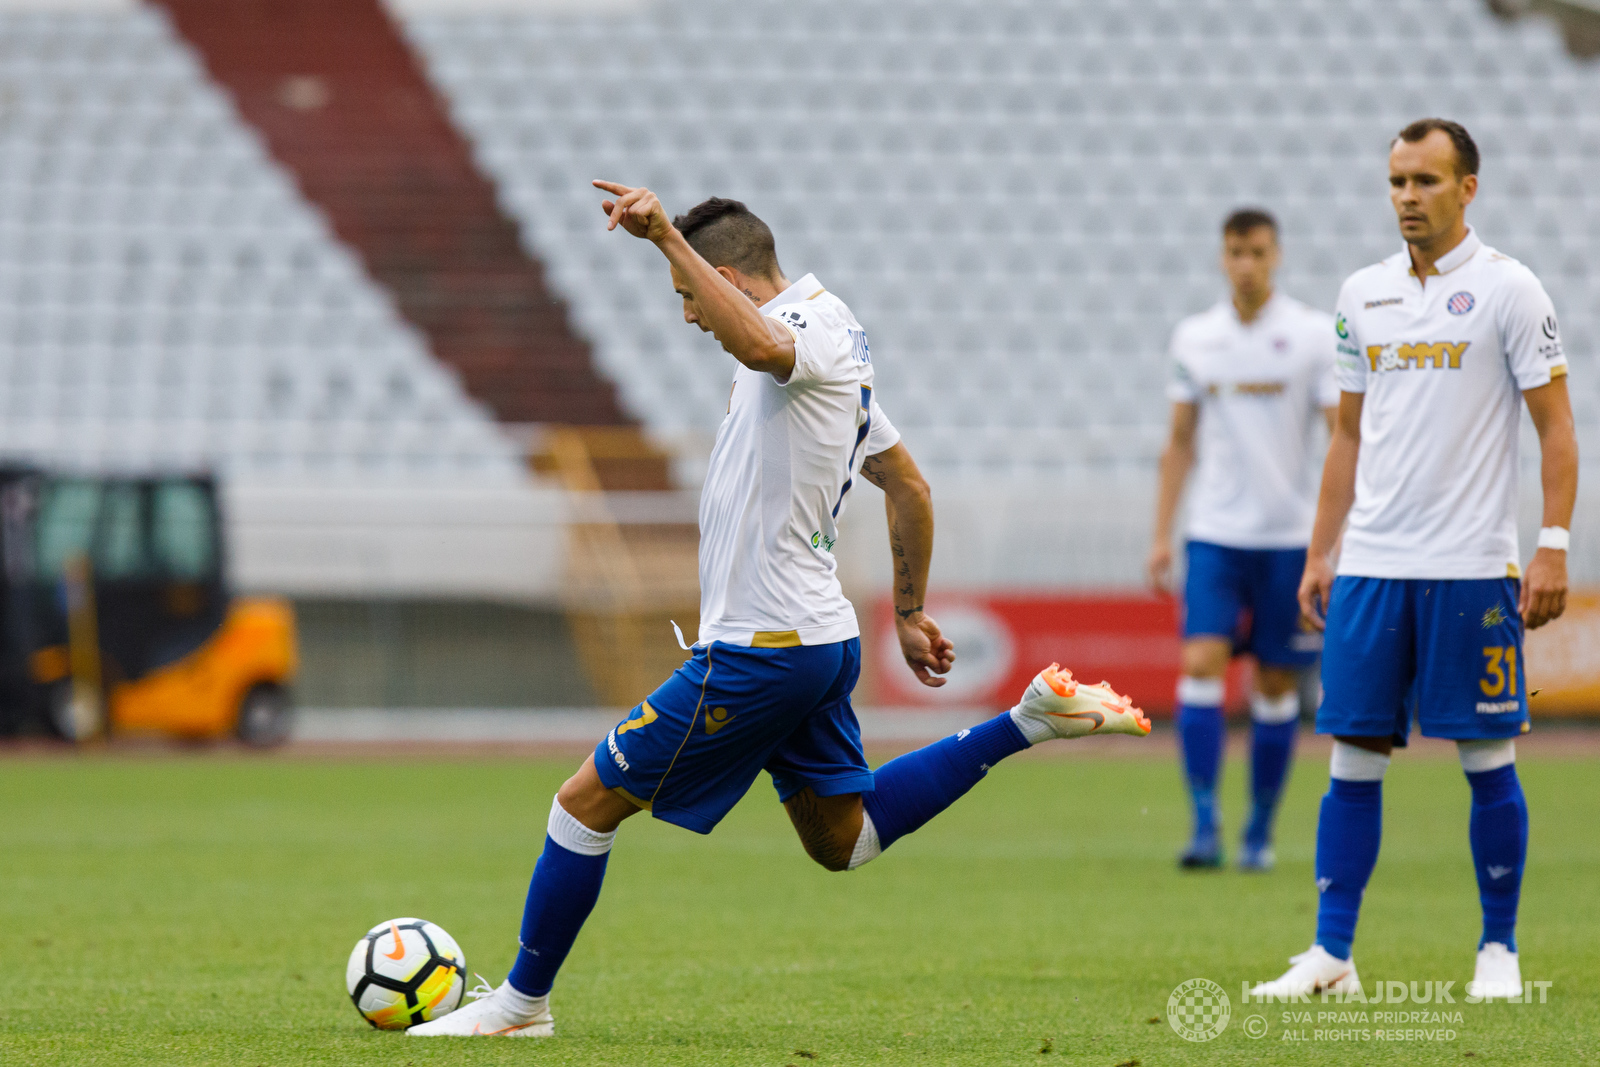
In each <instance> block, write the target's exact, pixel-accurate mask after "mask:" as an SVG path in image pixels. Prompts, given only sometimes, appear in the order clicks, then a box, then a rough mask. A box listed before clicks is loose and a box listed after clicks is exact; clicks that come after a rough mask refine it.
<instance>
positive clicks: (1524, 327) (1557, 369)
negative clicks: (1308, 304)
mask: <svg viewBox="0 0 1600 1067" xmlns="http://www.w3.org/2000/svg"><path fill="white" fill-rule="evenodd" d="M1434 269H1435V271H1436V274H1434V275H1429V276H1428V279H1427V285H1426V286H1424V285H1423V284H1421V282H1420V281H1419V280H1418V279H1417V277H1416V275H1415V274H1414V273H1413V271H1412V264H1411V256H1410V254H1409V252H1407V251H1405V250H1402V251H1401V252H1399V253H1398V254H1396V255H1393V256H1390V257H1389V258H1388V259H1386V260H1384V261H1383V262H1381V263H1376V264H1374V265H1372V266H1370V267H1367V268H1365V269H1363V270H1359V271H1357V272H1356V273H1354V274H1352V275H1351V276H1350V278H1349V279H1348V280H1347V281H1346V282H1345V283H1344V287H1343V289H1341V290H1340V292H1339V306H1338V318H1337V320H1336V328H1337V331H1338V335H1339V356H1338V364H1337V371H1336V374H1337V377H1338V381H1339V388H1340V389H1342V390H1344V391H1345V392H1350V393H1365V394H1366V397H1365V400H1364V401H1363V403H1362V408H1361V452H1360V456H1359V458H1358V460H1357V463H1356V499H1355V505H1354V507H1352V508H1351V510H1350V524H1349V527H1348V529H1347V530H1346V532H1345V536H1344V549H1343V552H1342V553H1341V555H1340V558H1339V573H1340V574H1351V575H1362V576H1366V577H1371V578H1504V577H1507V576H1516V575H1517V574H1518V573H1519V570H1518V564H1517V560H1518V551H1517V437H1518V420H1519V418H1520V415H1521V404H1522V392H1523V391H1524V390H1527V389H1537V388H1538V387H1539V386H1541V385H1548V384H1549V383H1550V382H1551V381H1552V380H1554V379H1556V378H1559V377H1561V376H1562V375H1564V374H1566V373H1567V359H1566V355H1565V353H1564V352H1563V351H1562V347H1561V335H1560V330H1559V328H1558V326H1557V323H1556V315H1555V308H1554V307H1553V306H1552V304H1551V303H1550V297H1549V296H1548V295H1546V293H1545V291H1544V287H1543V286H1542V285H1540V284H1539V279H1538V278H1536V277H1534V275H1533V272H1532V271H1530V270H1529V269H1528V268H1527V267H1524V266H1523V265H1522V264H1521V263H1518V262H1517V261H1516V260H1514V259H1512V258H1511V257H1510V256H1506V255H1502V254H1501V253H1499V252H1496V251H1495V250H1494V249H1492V248H1490V247H1488V246H1487V245H1485V244H1484V243H1483V242H1482V241H1480V240H1479V239H1478V235H1477V234H1476V233H1473V232H1472V231H1471V230H1468V232H1467V236H1466V239H1465V240H1463V241H1462V242H1461V243H1460V244H1459V245H1457V246H1456V247H1455V248H1454V249H1453V250H1452V251H1450V252H1449V253H1448V254H1447V255H1445V256H1444V257H1443V258H1442V259H1440V260H1439V261H1438V263H1436V264H1435V266H1434Z"/></svg>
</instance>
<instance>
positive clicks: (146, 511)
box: [0, 470, 296, 745]
mask: <svg viewBox="0 0 1600 1067" xmlns="http://www.w3.org/2000/svg"><path fill="white" fill-rule="evenodd" d="M0 556H3V561H0V562H3V587H0V609H3V614H0V731H4V732H7V733H11V734H18V733H30V732H38V731H39V730H41V729H43V730H47V731H49V732H51V733H54V734H57V735H59V736H61V737H65V738H67V739H69V740H75V741H81V740H87V739H90V738H94V737H99V736H103V735H105V734H113V735H116V734H134V733H144V734H166V735H170V736H178V737H186V738H196V739H200V738H221V737H230V736H231V737H239V738H241V739H242V740H244V741H246V742H248V743H250V744H255V745H271V744H277V743H280V742H282V741H284V740H286V739H287V737H288V735H289V729H290V725H291V718H292V713H293V705H292V702H291V700H290V695H289V685H290V683H291V682H292V681H293V679H294V673H295V666H296V655H295V626H294V613H293V610H292V608H291V607H290V605H289V604H288V603H287V602H286V601H283V600H279V599H276V598H269V597H234V596H233V595H231V593H230V592H229V590H228V586H227V581H226V578H225V573H226V572H225V569H224V559H223V538H222V523H221V519H220V515H219V509H218V504H217V492H216V484H215V482H214V481H213V480H212V479H211V478H210V477H208V476H173V477H109V478H108V477H82V476H65V475H49V474H42V473H40V472H37V471H28V470H10V471H3V472H0Z"/></svg>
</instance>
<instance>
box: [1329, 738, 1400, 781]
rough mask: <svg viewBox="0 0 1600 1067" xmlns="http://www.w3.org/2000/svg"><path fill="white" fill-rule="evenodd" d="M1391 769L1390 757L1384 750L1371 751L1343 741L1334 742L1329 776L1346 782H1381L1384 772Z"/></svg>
mask: <svg viewBox="0 0 1600 1067" xmlns="http://www.w3.org/2000/svg"><path fill="white" fill-rule="evenodd" d="M1388 769H1389V757H1388V756H1386V755H1384V754H1383V753H1382V752H1371V751H1368V750H1367V749H1364V748H1360V747H1358V746H1356V745H1347V744H1345V743H1344V742H1343V741H1335V742H1334V743H1333V757H1332V758H1331V759H1329V760H1328V776H1329V777H1330V778H1339V779H1342V780H1343V781H1346V782H1381V781H1383V772H1384V771H1386V770H1388Z"/></svg>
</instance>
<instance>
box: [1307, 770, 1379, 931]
mask: <svg viewBox="0 0 1600 1067" xmlns="http://www.w3.org/2000/svg"><path fill="white" fill-rule="evenodd" d="M1382 836H1383V783H1382V782H1381V781H1379V782H1347V781H1345V780H1344V779H1342V778H1335V779H1333V780H1331V781H1330V782H1329V783H1328V792H1327V795H1326V796H1324V797H1323V798H1322V814H1321V817H1320V818H1318V820H1317V865H1316V870H1317V889H1318V890H1319V891H1320V892H1321V894H1322V897H1321V900H1320V901H1318V904H1317V944H1319V945H1321V946H1322V947H1323V948H1325V949H1327V950H1328V951H1329V952H1331V953H1332V954H1333V955H1335V956H1337V957H1339V958H1340V959H1341V960H1347V959H1349V958H1350V945H1351V942H1353V941H1354V940H1355V938H1356V918H1357V917H1358V916H1359V915H1360V913H1361V897H1362V895H1363V894H1364V893H1366V891H1367V880H1368V879H1369V878H1371V877H1372V868H1373V867H1375V866H1377V864H1378V843H1379V840H1380V839H1381V838H1382Z"/></svg>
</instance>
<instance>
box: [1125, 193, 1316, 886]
mask: <svg viewBox="0 0 1600 1067" xmlns="http://www.w3.org/2000/svg"><path fill="white" fill-rule="evenodd" d="M1280 259H1281V254H1280V252H1279V248H1278V224H1277V222H1276V221H1275V220H1274V219H1273V217H1272V216H1271V215H1269V214H1267V213H1266V212H1264V211H1259V210H1254V209H1245V210H1240V211H1236V212H1234V213H1233V214H1232V215H1230V216H1229V217H1228V220H1227V222H1225V223H1224V224H1223V227H1222V268H1223V271H1224V273H1226V274H1227V276H1228V283H1229V285H1230V286H1231V287H1232V290H1233V291H1232V297H1231V299H1229V300H1224V301H1222V302H1221V303H1218V304H1217V305H1216V306H1215V307H1213V308H1211V309H1210V310H1208V311H1204V312H1202V313H1200V314H1198V315H1193V316H1191V317H1189V318H1187V319H1184V320H1183V322H1181V323H1179V324H1178V328H1177V329H1176V330H1175V331H1174V332H1173V336H1172V375H1173V376H1172V382H1171V384H1170V386H1169V387H1168V389H1167V396H1168V399H1170V400H1171V401H1172V430H1171V435H1170V437H1169V438H1168V441H1167V446H1166V448H1165V449H1164V450H1163V451H1162V453H1161V480H1160V490H1159V495H1158V497H1157V500H1156V522H1155V536H1154V542H1155V543H1154V544H1153V545H1152V546H1151V549H1150V560H1149V567H1148V569H1149V579H1150V582H1151V584H1152V585H1153V586H1155V587H1156V588H1158V589H1166V588H1167V587H1168V584H1169V582H1170V578H1171V572H1172V523H1173V519H1174V517H1175V515H1176V514H1177V510H1178V501H1179V499H1180V498H1181V497H1182V495H1183V489H1184V483H1185V481H1186V480H1187V479H1188V476H1189V471H1190V468H1191V467H1193V466H1194V465H1195V463H1196V461H1197V460H1198V464H1199V469H1198V471H1197V472H1196V475H1195V485H1194V489H1193V492H1191V493H1190V495H1189V507H1188V526H1187V539H1188V543H1187V546H1186V551H1187V556H1188V567H1187V576H1186V580H1185V587H1184V596H1183V638H1184V641H1183V675H1182V677H1181V679H1180V680H1179V682H1178V721H1177V727H1178V739H1179V743H1180V745H1181V747H1182V752H1183V768H1184V775H1185V777H1186V778H1187V780H1188V785H1189V795H1190V797H1191V799H1192V802H1193V810H1194V834H1193V837H1192V839H1191V840H1190V842H1189V846H1188V848H1186V849H1185V850H1184V852H1183V854H1182V856H1181V857H1180V859H1179V862H1180V863H1181V864H1182V865H1183V866H1185V867H1218V866H1220V865H1221V863H1222V845H1221V841H1220V839H1219V831H1220V825H1219V819H1218V815H1217V804H1216V789H1217V778H1218V775H1219V772H1220V769H1221V763H1222V749H1223V741H1224V736H1225V731H1224V728H1223V721H1222V700H1223V676H1224V675H1225V674H1226V673H1227V669H1228V661H1229V660H1230V659H1231V658H1232V656H1233V654H1234V652H1235V650H1236V649H1238V650H1244V651H1248V652H1249V653H1250V654H1251V655H1252V656H1254V657H1255V660H1256V691H1255V693H1254V695H1253V696H1252V697H1251V700H1250V718H1251V745H1250V792H1251V798H1252V808H1251V814H1250V821H1249V823H1248V824H1247V825H1246V827H1245V831H1244V840H1243V844H1242V846H1241V848H1240V851H1239V866H1240V867H1241V868H1244V869H1246V870H1267V869H1269V868H1271V866H1272V862H1273V855H1272V823H1273V816H1274V815H1275V813H1276V811H1277V805H1278V797H1279V795H1280V794H1281V793H1282V791H1283V783H1284V780H1285V778H1286V777H1287V776H1288V771H1289V760H1290V758H1291V756H1292V755H1293V752H1294V737H1295V731H1296V729H1297V727H1298V725H1299V716H1300V700H1299V693H1298V691H1297V690H1298V683H1299V678H1300V672H1301V671H1302V670H1304V669H1305V668H1306V667H1308V666H1310V665H1311V664H1312V663H1314V662H1315V661H1316V658H1317V651H1318V650H1319V649H1320V648H1321V647H1322V640H1321V636H1320V635H1319V634H1317V633H1316V632H1315V631H1311V630H1308V629H1306V628H1303V627H1302V626H1301V625H1300V621H1299V614H1300V612H1299V607H1298V606H1297V604H1296V602H1295V590H1296V588H1297V586H1298V585H1299V582H1300V574H1301V572H1302V571H1304V570H1305V561H1306V543H1307V542H1308V541H1309V540H1310V539H1311V520H1312V516H1313V514H1314V512H1315V509H1316V471H1315V466H1314V459H1315V457H1314V455H1313V448H1314V447H1315V441H1316V437H1317V433H1316V423H1317V413H1318V411H1319V410H1320V411H1322V412H1323V413H1324V415H1325V418H1326V419H1327V421H1328V425H1329V427H1330V428H1331V427H1332V422H1333V414H1334V408H1333V405H1334V404H1336V403H1337V402H1338V394H1337V390H1336V388H1335V386H1334V383H1333V330H1332V327H1333V319H1332V317H1331V316H1329V315H1327V314H1325V313H1323V312H1320V311H1315V310H1313V309H1311V308H1309V307H1307V306H1306V305H1304V304H1302V303H1300V302H1299V301H1297V300H1294V299H1291V298H1290V297H1288V296H1285V295H1283V294H1281V293H1278V292H1276V291H1275V290H1274V288H1273V283H1272V276H1273V273H1274V271H1276V270H1277V267H1278V263H1279V261H1280Z"/></svg>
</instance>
